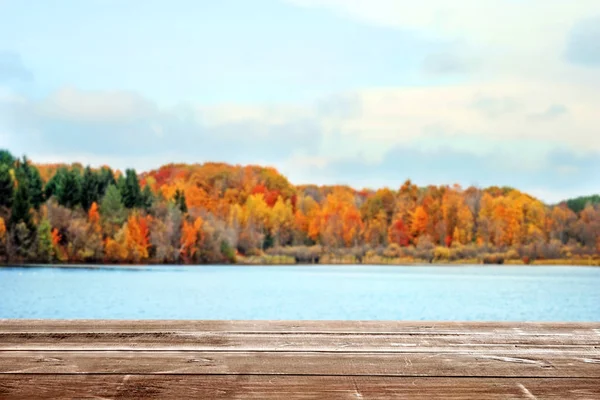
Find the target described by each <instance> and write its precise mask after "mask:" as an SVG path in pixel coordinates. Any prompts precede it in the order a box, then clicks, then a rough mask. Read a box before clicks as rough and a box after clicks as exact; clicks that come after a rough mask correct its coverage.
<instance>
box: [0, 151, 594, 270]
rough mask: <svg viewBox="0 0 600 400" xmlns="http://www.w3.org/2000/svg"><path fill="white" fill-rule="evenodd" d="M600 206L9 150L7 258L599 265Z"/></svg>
mask: <svg viewBox="0 0 600 400" xmlns="http://www.w3.org/2000/svg"><path fill="white" fill-rule="evenodd" d="M407 172H408V171H402V172H401V173H402V174H407ZM598 200H599V198H598V196H591V197H589V198H580V199H573V200H570V201H568V200H566V201H565V202H562V203H560V204H554V205H548V204H544V203H543V202H542V201H540V200H538V199H536V198H534V197H532V196H530V195H528V194H526V193H522V192H521V191H519V190H517V189H514V188H509V187H489V188H476V187H469V188H462V187H460V186H459V185H447V186H427V187H418V186H417V185H415V184H413V183H412V182H411V181H410V180H407V181H406V182H405V183H404V184H402V185H401V186H400V187H399V188H397V189H389V188H383V189H378V190H370V189H364V190H356V189H353V188H351V187H348V186H316V185H299V186H295V185H292V184H291V183H290V182H289V181H288V180H287V179H286V178H285V177H284V176H282V175H281V174H280V173H278V171H277V170H275V169H274V168H268V167H260V166H239V165H228V164H224V163H204V164H195V165H188V164H170V165H165V166H162V167H160V168H159V169H157V170H153V171H149V172H144V173H141V174H138V173H137V172H136V171H135V170H133V169H127V170H125V171H124V172H121V171H117V170H112V169H111V168H110V167H108V166H104V167H101V168H91V167H89V166H87V167H84V166H83V165H81V164H71V165H67V164H60V165H59V164H35V163H33V162H31V161H29V160H28V159H27V158H26V157H22V158H16V157H15V156H13V155H12V154H11V153H10V152H9V151H6V150H2V151H0V263H3V264H28V263H30V264H38V263H44V264H45V263H49V264H50V263H51V264H62V263H64V264H67V263H70V264H88V263H89V264H94V263H98V264H100V263H102V264H208V263H210V264H223V263H253V264H294V263H364V264H413V263H414V264H421V263H423V264H425V263H470V264H533V263H542V264H552V263H555V264H582V265H600V255H599V254H600V204H599V201H598Z"/></svg>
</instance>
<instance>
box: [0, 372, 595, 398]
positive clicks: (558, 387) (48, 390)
mask: <svg viewBox="0 0 600 400" xmlns="http://www.w3.org/2000/svg"><path fill="white" fill-rule="evenodd" d="M0 397H1V398H6V399H73V398H96V399H122V398H127V399H164V398H177V399H256V400H270V399H352V400H356V399H399V398H400V399H407V398H409V399H454V400H458V399H560V400H565V399H589V400H597V399H598V398H600V385H598V380H597V379H567V380H565V379H556V378H546V379H540V378H529V379H528V378H519V379H513V378H508V379H498V378H495V379H474V378H391V377H329V376H283V377H282V376H252V375H235V376H218V375H213V376H210V375H208V376H198V375H196V376H194V375H192V376H177V375H161V376H156V375H84V376H79V375H65V376H63V375H39V376H34V375H12V376H9V375H2V376H0Z"/></svg>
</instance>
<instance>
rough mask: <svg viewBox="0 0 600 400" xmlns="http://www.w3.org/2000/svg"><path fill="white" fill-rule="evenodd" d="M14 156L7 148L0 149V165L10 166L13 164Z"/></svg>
mask: <svg viewBox="0 0 600 400" xmlns="http://www.w3.org/2000/svg"><path fill="white" fill-rule="evenodd" d="M15 161H16V159H15V157H14V156H13V155H12V154H10V152H9V151H8V150H4V149H2V150H0V165H8V166H9V167H12V166H13V165H14V164H15Z"/></svg>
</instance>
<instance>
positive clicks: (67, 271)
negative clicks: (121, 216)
mask: <svg viewBox="0 0 600 400" xmlns="http://www.w3.org/2000/svg"><path fill="white" fill-rule="evenodd" d="M0 318H43V319H210V320H223V319H236V320H255V319H258V320H272V319H275V320H413V321H417V320H426V321H443V320H460V321H582V322H583V321H596V322H597V321H600V268H587V267H524V266H516V267H509V266H502V267H483V266H468V267H467V266H465V267H462V266H457V267H454V266H452V267H450V266H439V267H434V266H433V267H429V266H426V267H381V266H285V267H267V266H256V267H247V266H198V267H180V266H164V267H136V268H111V267H107V268H97V269H88V268H37V267H35V268H33V267H30V268H18V267H14V268H0Z"/></svg>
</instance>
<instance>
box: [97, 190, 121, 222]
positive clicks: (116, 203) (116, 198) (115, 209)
mask: <svg viewBox="0 0 600 400" xmlns="http://www.w3.org/2000/svg"><path fill="white" fill-rule="evenodd" d="M100 212H101V213H102V216H103V217H104V218H106V219H107V220H108V221H109V222H110V223H113V224H117V225H121V224H123V222H124V221H125V215H126V213H125V208H124V206H123V201H122V200H121V193H120V191H119V189H117V187H116V186H115V185H110V186H109V187H108V189H107V190H106V194H105V195H104V198H102V202H101V203H100Z"/></svg>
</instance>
